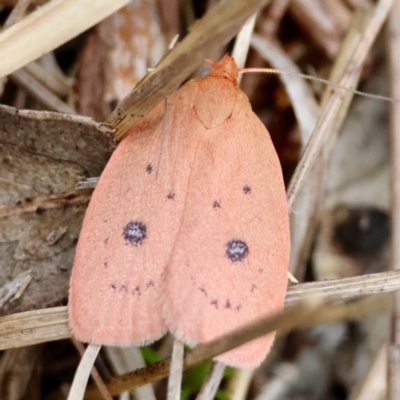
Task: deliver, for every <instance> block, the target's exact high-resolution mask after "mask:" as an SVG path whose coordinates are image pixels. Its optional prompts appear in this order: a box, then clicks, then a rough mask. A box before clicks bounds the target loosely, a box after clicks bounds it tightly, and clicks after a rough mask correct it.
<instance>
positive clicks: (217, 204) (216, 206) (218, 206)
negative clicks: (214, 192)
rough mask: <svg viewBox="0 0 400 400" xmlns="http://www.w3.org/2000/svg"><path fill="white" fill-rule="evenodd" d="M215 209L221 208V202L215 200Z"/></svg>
mask: <svg viewBox="0 0 400 400" xmlns="http://www.w3.org/2000/svg"><path fill="white" fill-rule="evenodd" d="M213 207H214V208H221V203H220V202H219V201H217V200H215V201H214V203H213Z"/></svg>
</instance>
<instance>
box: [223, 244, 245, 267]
mask: <svg viewBox="0 0 400 400" xmlns="http://www.w3.org/2000/svg"><path fill="white" fill-rule="evenodd" d="M225 254H226V256H227V257H228V258H229V259H230V260H231V261H232V262H233V263H234V262H238V261H243V260H244V259H245V258H246V257H247V255H248V254H249V247H248V246H247V243H246V242H244V241H243V240H237V239H232V240H230V241H229V242H228V243H227V245H226V252H225Z"/></svg>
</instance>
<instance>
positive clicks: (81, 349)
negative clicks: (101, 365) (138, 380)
mask: <svg viewBox="0 0 400 400" xmlns="http://www.w3.org/2000/svg"><path fill="white" fill-rule="evenodd" d="M72 343H73V345H74V346H75V348H76V349H77V350H78V353H79V354H80V356H81V358H82V357H83V356H84V354H85V350H86V349H85V346H84V345H83V344H82V343H81V342H78V341H77V340H75V339H72ZM90 374H91V376H92V378H93V380H94V382H95V384H96V386H97V387H98V389H99V391H100V393H101V395H102V396H103V399H104V400H112V397H111V396H110V393H108V390H107V388H106V385H105V384H104V381H103V379H101V376H100V374H99V372H98V371H97V368H96V367H95V366H94V365H93V367H92V369H91V371H90Z"/></svg>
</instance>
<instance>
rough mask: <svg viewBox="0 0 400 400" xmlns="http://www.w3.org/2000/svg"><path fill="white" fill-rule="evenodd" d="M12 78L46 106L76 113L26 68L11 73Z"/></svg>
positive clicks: (55, 109)
mask: <svg viewBox="0 0 400 400" xmlns="http://www.w3.org/2000/svg"><path fill="white" fill-rule="evenodd" d="M10 79H11V80H12V81H14V82H15V83H17V84H18V85H20V86H21V87H22V88H24V89H25V91H26V92H27V93H29V94H30V95H31V96H32V97H33V98H35V99H37V100H38V101H39V102H40V103H41V104H43V105H44V106H45V107H47V108H49V109H50V110H53V111H59V112H63V113H68V114H75V110H74V109H73V108H71V107H70V106H68V105H67V104H65V103H64V102H63V101H62V100H61V99H60V98H58V97H57V96H56V95H55V94H53V93H52V92H50V91H49V90H48V89H47V88H46V87H45V86H44V85H42V84H41V83H40V82H39V81H37V80H36V79H35V78H34V77H32V76H31V75H30V74H29V73H28V72H27V71H26V70H25V69H20V70H18V71H15V72H13V73H12V74H11V75H10Z"/></svg>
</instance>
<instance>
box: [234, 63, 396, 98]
mask: <svg viewBox="0 0 400 400" xmlns="http://www.w3.org/2000/svg"><path fill="white" fill-rule="evenodd" d="M248 72H262V73H265V74H274V75H278V74H281V75H289V76H297V77H298V78H303V79H306V80H309V81H314V82H320V83H324V84H326V85H330V86H333V87H335V88H337V89H343V90H346V91H347V92H352V93H354V94H358V95H359V96H363V97H368V98H370V99H375V100H383V101H389V102H390V103H400V99H395V98H393V97H387V96H381V95H379V94H370V93H365V92H361V91H359V90H355V89H349V88H347V87H345V86H342V85H338V84H337V83H333V82H331V81H328V80H327V79H323V78H318V77H316V76H310V75H305V74H299V73H297V72H291V71H282V70H280V69H274V68H240V69H239V74H246V73H248Z"/></svg>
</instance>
